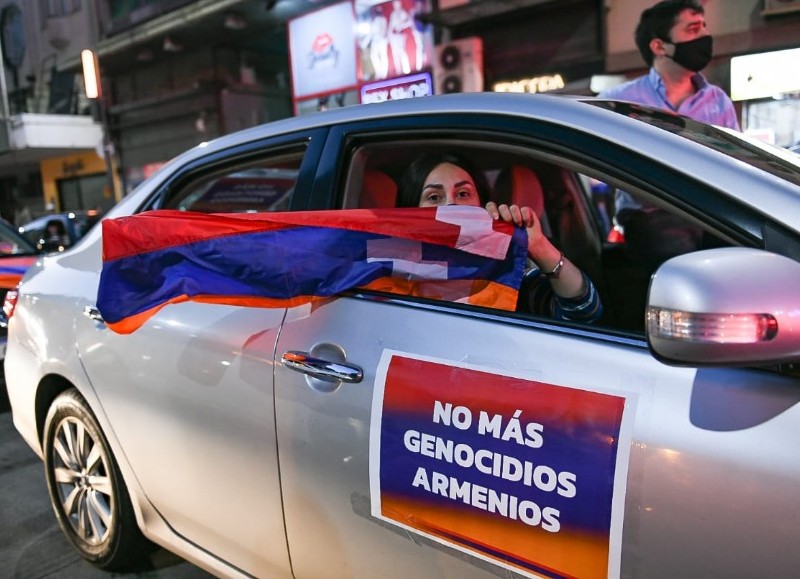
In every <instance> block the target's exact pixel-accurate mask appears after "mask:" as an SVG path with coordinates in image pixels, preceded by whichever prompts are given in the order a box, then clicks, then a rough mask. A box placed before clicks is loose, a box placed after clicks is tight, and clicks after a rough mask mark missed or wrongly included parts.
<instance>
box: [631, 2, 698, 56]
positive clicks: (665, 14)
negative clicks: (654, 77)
mask: <svg viewBox="0 0 800 579" xmlns="http://www.w3.org/2000/svg"><path fill="white" fill-rule="evenodd" d="M684 10H691V11H692V14H704V13H705V10H704V9H703V5H702V4H700V3H699V2H697V1H696V0H664V1H663V2H659V3H658V4H656V5H655V6H652V7H650V8H648V9H647V10H645V11H644V12H642V15H641V17H640V18H639V25H638V26H637V27H636V33H635V34H634V37H635V39H636V46H637V48H638V49H639V53H640V54H641V55H642V58H644V61H645V62H646V63H647V66H653V58H654V57H653V51H651V50H650V41H651V40H653V39H654V38H660V39H661V40H666V41H667V42H670V43H671V42H672V39H671V38H670V37H669V31H670V30H671V29H672V27H673V26H675V21H676V20H677V19H678V15H679V14H680V13H681V12H683V11H684Z"/></svg>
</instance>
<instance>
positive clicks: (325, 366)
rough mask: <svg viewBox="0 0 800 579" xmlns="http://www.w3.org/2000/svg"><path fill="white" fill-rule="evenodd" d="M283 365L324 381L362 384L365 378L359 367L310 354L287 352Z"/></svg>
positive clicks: (282, 359) (282, 361)
mask: <svg viewBox="0 0 800 579" xmlns="http://www.w3.org/2000/svg"><path fill="white" fill-rule="evenodd" d="M281 363H282V364H283V365H284V366H286V367H287V368H290V369H292V370H297V371H298V372H302V373H303V374H308V375H309V376H313V377H314V378H320V379H323V380H325V379H327V380H331V379H333V380H341V381H342V382H350V383H353V382H361V380H362V378H364V371H363V370H362V369H361V368H359V367H358V366H353V365H350V364H342V363H340V362H330V361H328V360H322V359H320V358H312V357H311V356H310V355H309V354H308V352H296V351H289V352H285V353H284V354H283V356H281Z"/></svg>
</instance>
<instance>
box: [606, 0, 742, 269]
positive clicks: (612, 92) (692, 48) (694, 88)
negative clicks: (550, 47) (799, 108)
mask: <svg viewBox="0 0 800 579" xmlns="http://www.w3.org/2000/svg"><path fill="white" fill-rule="evenodd" d="M635 38H636V45H637V47H638V48H639V52H641V54H642V57H643V58H644V60H645V62H647V64H648V65H649V66H650V71H649V73H648V74H646V75H644V76H641V77H639V78H636V79H634V80H631V81H628V82H626V83H624V84H622V85H619V86H616V87H613V88H611V89H609V90H607V91H604V92H602V93H600V95H598V96H600V97H601V98H610V99H617V100H623V101H630V102H636V103H640V104H644V105H649V106H652V107H657V108H660V109H665V110H668V111H672V112H675V113H678V114H681V115H685V116H687V117H690V118H692V119H694V120H697V121H701V122H704V123H709V124H713V125H721V126H724V127H728V128H731V129H736V130H739V121H738V120H737V117H736V110H735V109H734V107H733V103H732V102H731V99H730V98H729V97H728V95H727V94H726V93H725V91H723V90H722V89H721V88H720V87H718V86H715V85H713V84H711V83H709V82H708V80H707V79H706V77H705V76H704V75H703V74H702V73H701V72H700V71H701V70H702V69H703V68H705V67H706V66H707V65H708V63H709V62H710V61H711V56H712V52H713V39H712V37H711V35H710V34H709V32H708V29H707V28H706V21H705V12H704V10H703V7H702V6H701V5H700V4H699V3H698V2H697V1H695V0H664V1H662V2H659V3H658V4H656V5H654V6H652V7H651V8H648V9H647V10H645V11H644V12H642V15H641V17H640V19H639V24H638V26H637V27H636V34H635ZM614 205H615V210H616V211H615V218H614V219H615V222H616V223H617V224H618V225H621V226H622V227H623V229H624V232H625V249H626V253H627V255H628V257H629V259H631V260H632V261H633V262H634V263H636V264H638V265H640V266H642V267H643V268H644V269H646V270H647V271H648V272H651V271H653V270H655V268H657V267H658V266H659V265H660V264H661V263H662V262H663V261H665V260H666V259H669V258H670V257H673V256H675V255H679V254H681V253H687V252H689V251H694V250H696V249H700V248H701V246H702V243H703V233H702V232H701V231H700V230H699V229H698V228H696V227H694V226H692V225H689V224H688V223H686V222H685V221H684V220H683V219H680V218H679V217H677V216H675V215H672V214H670V213H668V212H667V211H665V210H662V209H658V208H656V207H655V206H652V205H649V204H644V203H642V202H639V201H637V200H636V199H634V198H633V197H632V196H631V195H630V194H629V193H627V192H626V191H621V190H617V191H616V194H615V199H614Z"/></svg>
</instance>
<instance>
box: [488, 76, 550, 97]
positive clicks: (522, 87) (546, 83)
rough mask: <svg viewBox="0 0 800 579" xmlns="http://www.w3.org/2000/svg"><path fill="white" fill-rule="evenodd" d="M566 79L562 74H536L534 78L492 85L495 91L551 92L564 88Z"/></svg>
mask: <svg viewBox="0 0 800 579" xmlns="http://www.w3.org/2000/svg"><path fill="white" fill-rule="evenodd" d="M564 86H565V84H564V79H563V77H562V76H561V75H560V74H554V75H543V76H534V77H533V78H523V79H520V80H510V81H506V82H498V83H495V84H494V86H493V87H492V90H493V91H494V92H528V93H540V92H549V91H551V90H558V89H561V88H564Z"/></svg>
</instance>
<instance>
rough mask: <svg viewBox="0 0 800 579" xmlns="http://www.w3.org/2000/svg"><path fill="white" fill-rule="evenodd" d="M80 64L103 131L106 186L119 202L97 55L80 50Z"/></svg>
mask: <svg viewBox="0 0 800 579" xmlns="http://www.w3.org/2000/svg"><path fill="white" fill-rule="evenodd" d="M81 64H82V65H83V84H84V87H85V91H86V98H88V99H89V100H91V101H92V102H93V103H94V105H95V110H96V112H97V116H99V118H100V125H101V126H102V130H103V160H104V161H105V164H106V172H107V173H108V184H109V187H110V189H111V194H112V195H113V196H114V200H115V201H119V199H120V196H119V195H118V194H117V180H116V179H115V177H114V172H115V165H116V163H115V162H114V145H113V143H112V142H111V131H110V129H109V127H108V116H107V114H106V103H105V100H104V99H103V84H102V82H101V81H100V66H99V64H98V60H97V54H96V53H95V52H94V51H93V50H89V49H88V48H86V49H84V50H82V51H81ZM95 118H97V117H95Z"/></svg>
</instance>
